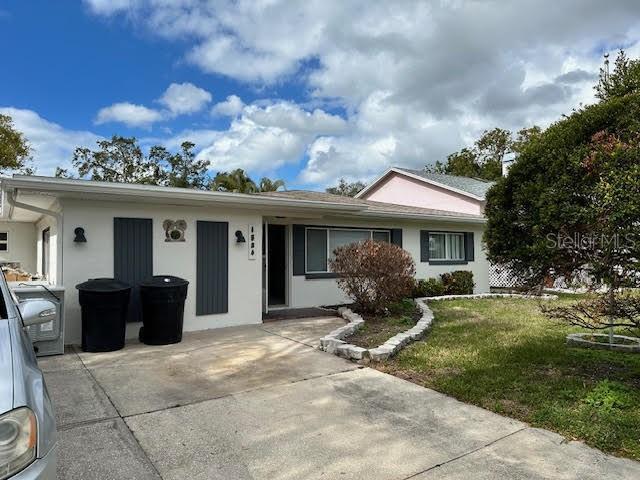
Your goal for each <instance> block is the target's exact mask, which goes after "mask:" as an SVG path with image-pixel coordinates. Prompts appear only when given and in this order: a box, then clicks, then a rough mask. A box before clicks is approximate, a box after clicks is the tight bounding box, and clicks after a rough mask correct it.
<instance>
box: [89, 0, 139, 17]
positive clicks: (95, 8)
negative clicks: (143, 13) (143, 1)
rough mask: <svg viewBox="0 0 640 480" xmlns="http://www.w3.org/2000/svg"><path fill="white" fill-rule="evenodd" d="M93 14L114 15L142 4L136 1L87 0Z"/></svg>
mask: <svg viewBox="0 0 640 480" xmlns="http://www.w3.org/2000/svg"><path fill="white" fill-rule="evenodd" d="M84 3H85V4H87V5H88V6H89V8H90V9H91V11H92V12H93V13H96V14H99V15H113V14H115V13H118V12H121V11H126V10H128V9H130V8H134V7H135V6H137V5H138V4H139V3H140V2H137V1H135V0H86V1H85V2H84Z"/></svg>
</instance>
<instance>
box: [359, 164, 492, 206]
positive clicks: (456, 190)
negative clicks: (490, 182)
mask: <svg viewBox="0 0 640 480" xmlns="http://www.w3.org/2000/svg"><path fill="white" fill-rule="evenodd" d="M390 173H397V174H399V175H404V176H407V177H409V178H413V179H414V180H418V181H421V182H424V183H428V184H429V185H435V186H436V187H440V188H444V189H445V190H449V191H451V192H454V193H457V194H459V195H464V196H465V197H469V198H472V199H474V200H477V201H479V202H484V201H485V197H479V196H478V195H474V194H473V193H470V192H465V191H464V190H460V189H459V188H455V187H452V186H450V185H445V184H444V183H440V182H436V181H435V180H429V179H428V178H424V177H421V176H420V175H416V174H414V173H411V172H407V171H406V170H402V169H401V168H396V167H391V168H389V169H388V170H387V171H386V172H384V173H383V174H382V175H381V176H380V177H378V179H377V180H376V181H374V182H373V183H372V184H371V185H368V186H366V187H365V188H363V189H362V190H361V191H360V192H358V194H357V195H356V198H360V196H361V195H364V194H365V193H366V192H368V191H369V190H371V189H373V188H374V187H375V186H376V185H378V184H379V183H380V182H382V180H384V178H385V177H386V176H387V175H389V174H390Z"/></svg>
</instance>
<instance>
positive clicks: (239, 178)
mask: <svg viewBox="0 0 640 480" xmlns="http://www.w3.org/2000/svg"><path fill="white" fill-rule="evenodd" d="M284 186H285V185H284V181H283V180H279V179H278V180H272V179H270V178H267V177H262V179H261V180H260V184H257V183H256V182H254V181H253V180H252V179H251V177H249V175H247V173H246V172H245V171H244V170H243V169H241V168H236V169H235V170H232V171H230V172H218V173H217V174H216V176H215V177H214V179H213V181H212V182H211V185H210V188H211V190H216V191H219V192H235V193H258V192H275V191H276V190H278V189H279V188H284Z"/></svg>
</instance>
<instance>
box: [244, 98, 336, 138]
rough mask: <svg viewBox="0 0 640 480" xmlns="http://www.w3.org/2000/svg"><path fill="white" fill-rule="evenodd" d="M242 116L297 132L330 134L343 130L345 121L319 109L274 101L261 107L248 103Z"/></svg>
mask: <svg viewBox="0 0 640 480" xmlns="http://www.w3.org/2000/svg"><path fill="white" fill-rule="evenodd" d="M244 116H245V117H247V118H249V119H251V120H253V121H254V122H256V123H258V124H260V125H263V126H265V127H277V128H282V129H285V130H289V131H292V132H297V133H307V134H323V135H331V134H337V133H341V132H344V131H345V128H346V122H345V120H344V119H343V118H341V117H339V116H338V115H331V114H328V113H326V112H324V111H322V110H320V109H315V110H314V111H313V112H307V111H306V110H303V109H302V108H300V107H299V106H298V105H296V104H294V103H291V102H276V103H274V104H272V105H267V106H265V107H261V106H258V105H250V106H248V107H246V108H245V109H244Z"/></svg>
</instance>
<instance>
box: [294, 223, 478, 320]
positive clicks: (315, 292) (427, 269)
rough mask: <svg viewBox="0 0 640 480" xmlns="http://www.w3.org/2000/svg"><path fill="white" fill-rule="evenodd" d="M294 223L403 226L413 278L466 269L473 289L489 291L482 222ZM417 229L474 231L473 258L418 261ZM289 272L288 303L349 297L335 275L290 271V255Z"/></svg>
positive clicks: (298, 305) (340, 300)
mask: <svg viewBox="0 0 640 480" xmlns="http://www.w3.org/2000/svg"><path fill="white" fill-rule="evenodd" d="M296 223H297V224H304V225H327V226H343V227H349V226H351V227H377V228H402V247H403V248H404V249H405V250H407V251H408V252H409V253H410V254H411V256H412V257H413V259H414V261H415V263H416V278H418V279H422V278H430V277H439V275H440V274H441V273H445V272H452V271H455V270H469V271H471V272H473V279H474V282H475V288H474V292H475V293H484V292H488V291H489V263H488V261H487V258H486V254H485V252H484V250H483V248H482V232H483V226H482V225H478V224H464V223H461V224H453V223H434V222H428V223H427V222H425V223H416V222H411V223H409V222H405V223H388V222H379V221H378V222H376V221H370V220H369V221H351V222H345V221H344V220H338V219H335V220H332V219H322V220H309V221H305V220H301V221H296ZM420 230H429V231H445V232H446V231H452V232H474V243H475V245H474V258H475V260H474V261H473V262H468V263H467V264H464V265H430V264H429V263H428V262H421V261H420ZM288 242H289V251H291V245H292V242H293V240H292V230H291V228H289V231H288ZM289 262H290V263H289V268H288V271H289V272H290V273H289V275H288V282H289V285H288V294H289V307H292V308H303V307H312V306H318V305H335V304H340V303H346V302H348V301H349V299H348V298H347V297H346V296H345V295H344V293H343V292H342V291H341V290H340V289H339V288H338V285H337V283H336V281H335V280H334V279H326V278H324V279H306V278H305V276H304V275H293V260H292V258H291V256H290V257H289Z"/></svg>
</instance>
